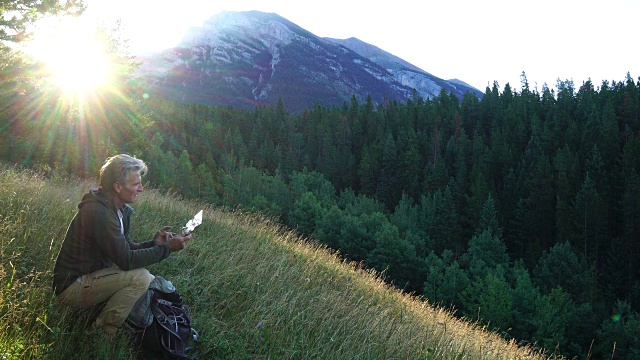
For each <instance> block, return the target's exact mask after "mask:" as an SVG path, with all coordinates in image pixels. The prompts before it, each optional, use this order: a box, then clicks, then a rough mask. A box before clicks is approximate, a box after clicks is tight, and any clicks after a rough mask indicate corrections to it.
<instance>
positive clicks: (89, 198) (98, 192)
mask: <svg viewBox="0 0 640 360" xmlns="http://www.w3.org/2000/svg"><path fill="white" fill-rule="evenodd" d="M89 203H100V204H102V205H104V206H105V207H106V208H108V209H111V210H113V212H116V210H117V209H116V207H115V204H114V203H113V201H111V200H109V199H108V198H107V197H106V196H105V194H104V191H102V189H89V192H87V193H86V194H84V196H83V197H82V200H81V201H80V203H79V204H78V209H80V208H82V207H83V206H85V205H86V204H89ZM120 211H122V212H127V213H129V214H130V215H131V214H133V213H134V211H133V208H132V207H131V206H129V205H127V204H125V205H123V206H122V208H120Z"/></svg>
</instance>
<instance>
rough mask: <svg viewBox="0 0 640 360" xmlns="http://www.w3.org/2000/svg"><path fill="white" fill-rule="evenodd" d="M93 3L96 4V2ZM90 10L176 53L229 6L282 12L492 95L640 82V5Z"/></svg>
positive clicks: (634, 1)
mask: <svg viewBox="0 0 640 360" xmlns="http://www.w3.org/2000/svg"><path fill="white" fill-rule="evenodd" d="M90 1H94V0H90ZM95 1H96V2H95V3H92V2H90V4H89V11H90V14H93V13H94V12H93V11H98V13H100V14H102V15H105V14H112V15H111V16H115V17H120V18H121V19H122V21H123V23H124V24H125V27H126V29H128V30H129V31H130V33H131V34H130V36H131V40H132V45H133V46H132V48H133V47H136V48H140V49H153V48H167V47H171V46H173V45H175V44H176V43H177V42H179V41H180V39H181V38H182V35H183V34H184V32H185V31H186V29H187V28H188V27H190V26H200V25H202V23H203V21H204V20H206V19H208V18H209V17H211V16H213V15H215V14H217V13H219V12H220V11H223V10H228V11H245V10H259V11H264V12H272V13H276V14H278V15H280V16H282V17H284V18H286V19H288V20H290V21H291V22H293V23H295V24H297V25H298V26H300V27H302V28H304V29H306V30H308V31H310V32H312V33H313V34H315V35H317V36H319V37H332V38H338V39H345V38H349V37H356V38H358V39H360V40H362V41H365V42H367V43H370V44H373V45H375V46H378V47H379V48H381V49H383V50H385V51H387V52H389V53H391V54H394V55H396V56H398V57H400V58H402V59H404V60H406V61H408V62H410V63H412V64H413V65H415V66H417V67H419V68H421V69H422V70H424V71H427V72H429V73H431V74H433V75H435V76H438V77H440V78H443V79H451V78H457V79H460V80H462V81H465V82H467V83H468V84H470V85H472V86H474V87H476V88H478V89H480V90H481V91H484V90H485V88H486V86H487V85H491V84H493V81H494V80H495V81H497V82H498V84H499V85H500V88H501V89H502V88H503V87H504V85H505V84H506V83H510V85H511V86H512V87H515V88H519V87H520V74H521V73H522V71H524V72H526V74H527V78H528V81H529V84H530V86H531V87H532V88H533V87H536V86H537V88H538V89H539V90H540V89H541V88H542V84H543V83H545V82H546V83H547V84H548V85H549V87H551V88H554V87H555V84H556V80H557V79H558V78H559V79H561V80H573V81H574V82H575V84H576V87H578V86H580V85H581V84H582V83H583V82H584V81H586V80H587V79H588V78H591V80H592V82H593V83H594V84H595V85H596V86H599V85H600V84H601V83H602V80H609V81H612V80H615V81H621V80H624V79H625V76H626V74H627V72H630V74H631V76H632V78H633V79H635V80H637V79H638V76H640V46H638V40H637V37H638V34H640V30H638V26H637V21H638V18H639V16H640V0H608V1H602V0H598V1H591V0H537V1H518V0H484V1H480V0H458V1H442V0H438V1H430V0H426V1H425V0H423V1H415V0H414V1H405V0H395V1H371V0H369V1H361V0H339V1H337V0H323V1H316V2H311V1H300V0H297V1H289V0H287V1H282V0H280V1H278V0H234V1H215V0H207V1H203V0H180V1H176V0H172V1H168V0H111V1H98V0H95Z"/></svg>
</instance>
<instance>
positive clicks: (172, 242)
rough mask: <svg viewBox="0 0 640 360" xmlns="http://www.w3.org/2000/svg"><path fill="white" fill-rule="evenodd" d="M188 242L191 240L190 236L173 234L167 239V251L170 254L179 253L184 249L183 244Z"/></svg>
mask: <svg viewBox="0 0 640 360" xmlns="http://www.w3.org/2000/svg"><path fill="white" fill-rule="evenodd" d="M189 240H191V234H189V235H185V234H182V235H175V234H174V235H173V236H172V237H170V238H169V239H168V241H167V243H168V244H169V249H171V252H174V251H180V250H182V249H184V246H185V244H186V243H187V242H189Z"/></svg>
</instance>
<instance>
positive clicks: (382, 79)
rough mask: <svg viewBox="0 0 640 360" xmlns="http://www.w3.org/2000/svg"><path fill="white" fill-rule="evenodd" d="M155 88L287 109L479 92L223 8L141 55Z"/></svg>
mask: <svg viewBox="0 0 640 360" xmlns="http://www.w3.org/2000/svg"><path fill="white" fill-rule="evenodd" d="M141 60H142V65H141V72H142V73H143V74H144V75H147V78H148V80H149V82H150V86H151V87H152V88H154V90H155V91H158V92H160V93H162V94H163V95H165V96H168V97H170V98H173V99H177V100H181V101H185V102H190V103H207V104H212V105H232V106H239V107H254V106H256V105H262V104H275V103H277V102H278V100H279V99H282V101H283V103H284V105H285V107H286V108H287V109H288V110H289V111H292V112H299V111H302V110H304V109H308V108H312V107H313V106H315V104H316V103H318V104H320V105H323V106H341V105H342V104H343V102H345V101H346V102H349V101H350V99H351V97H352V96H355V97H356V98H357V99H358V100H359V101H361V102H363V101H365V100H366V98H367V96H371V99H372V101H373V102H374V103H375V104H379V103H382V102H384V101H390V100H398V101H402V102H404V101H406V99H407V98H408V97H410V96H412V94H413V89H414V88H415V89H416V90H417V91H418V93H419V94H420V95H421V96H422V97H424V98H431V97H433V96H436V95H438V94H439V93H440V90H441V89H442V88H445V89H446V90H447V91H452V92H453V93H454V94H456V96H458V98H460V99H461V98H462V96H463V95H464V93H466V92H467V91H470V92H474V93H476V94H477V95H478V96H482V93H481V92H479V91H478V90H476V89H474V88H472V87H469V86H466V84H464V83H462V82H456V83H453V82H447V81H445V80H442V79H439V78H437V77H435V76H433V75H430V74H428V73H426V72H424V71H422V70H420V69H418V68H417V67H415V66H413V65H411V64H409V63H407V62H406V61H403V60H402V59H400V58H397V57H395V56H393V55H391V54H388V53H386V52H384V51H383V50H381V49H378V48H376V47H375V46H373V45H369V44H366V43H364V42H362V41H360V40H358V39H355V38H351V39H347V40H336V39H325V38H319V37H317V36H315V35H314V34H312V33H310V32H308V31H306V30H305V29H303V28H301V27H299V26H297V25H295V24H294V23H292V22H290V21H288V20H286V19H284V18H282V17H281V16H279V15H276V14H272V13H262V12H258V11H248V12H223V13H221V14H218V15H216V16H213V17H212V18H210V19H209V20H207V21H206V22H205V23H204V24H203V26H202V27H199V28H191V29H190V30H189V31H188V32H187V34H185V36H184V38H183V41H182V43H181V44H180V45H179V46H178V47H175V48H172V49H167V50H164V51H162V52H160V53H157V54H152V55H147V56H144V57H142V58H141Z"/></svg>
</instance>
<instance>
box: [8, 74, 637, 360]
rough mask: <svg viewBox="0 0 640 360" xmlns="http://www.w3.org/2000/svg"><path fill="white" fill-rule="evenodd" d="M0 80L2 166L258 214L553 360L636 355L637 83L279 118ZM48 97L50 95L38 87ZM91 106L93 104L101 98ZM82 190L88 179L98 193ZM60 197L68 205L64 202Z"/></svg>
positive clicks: (275, 110) (276, 110)
mask: <svg viewBox="0 0 640 360" xmlns="http://www.w3.org/2000/svg"><path fill="white" fill-rule="evenodd" d="M5 79H10V80H7V81H3V82H2V83H1V87H0V104H1V105H2V106H0V160H2V161H3V162H7V163H12V164H17V165H18V166H21V167H28V168H32V169H36V170H37V171H39V172H41V173H42V174H43V175H45V176H51V177H56V176H57V177H63V176H84V177H92V178H93V177H96V176H97V172H98V169H99V168H100V166H101V164H102V163H103V161H104V160H105V159H106V158H107V157H109V156H111V155H113V154H116V153H119V152H125V153H129V154H131V155H135V156H136V157H139V158H142V159H143V160H145V161H146V162H147V165H148V166H149V172H148V174H147V175H146V176H145V178H144V179H145V181H146V182H147V184H148V185H149V186H152V187H155V188H159V189H163V190H166V191H167V192H171V193H176V194H179V195H180V196H181V197H184V198H197V199H200V200H203V201H207V202H209V203H212V204H215V205H218V206H224V207H227V208H231V209H234V208H238V209H242V210H243V211H250V212H259V213H262V214H266V215H267V216H269V217H273V218H275V219H277V220H278V221H279V222H280V223H282V224H283V225H286V226H288V227H291V228H293V229H296V231H297V232H298V233H300V234H301V235H302V236H304V237H305V238H308V239H309V240H310V241H315V242H318V243H322V244H324V245H326V246H327V247H330V248H331V249H335V250H336V251H339V253H340V254H341V255H342V256H343V257H345V258H346V259H349V260H351V261H355V262H360V263H362V264H363V266H366V267H370V268H375V269H376V270H378V271H380V272H383V276H384V277H385V279H386V280H388V282H390V283H393V284H394V285H395V286H396V287H397V288H399V289H402V290H404V291H406V292H410V293H413V294H415V295H416V296H420V297H422V298H424V299H425V300H426V301H428V302H429V303H432V304H436V305H439V306H442V307H446V308H452V309H455V311H456V314H457V315H458V316H460V317H464V318H467V319H470V320H472V321H479V322H480V323H482V324H486V326H487V328H488V329H490V330H492V331H497V332H499V333H501V334H503V336H504V337H505V338H508V339H516V340H517V341H525V342H528V343H535V344H537V345H539V346H541V347H544V348H546V349H548V350H549V351H555V352H556V353H558V354H563V355H567V356H569V357H574V356H575V357H579V358H586V357H587V356H591V357H592V358H594V359H597V358H610V357H611V353H612V351H613V349H614V348H615V354H616V357H615V358H616V359H638V358H640V80H639V81H636V80H634V79H632V78H631V76H630V75H629V74H627V76H626V78H624V79H623V80H622V81H619V82H618V81H612V82H608V81H604V82H603V83H601V84H592V83H591V82H590V81H585V82H582V84H581V85H577V84H574V82H573V81H561V80H558V82H557V84H555V86H554V87H553V88H550V87H549V86H547V85H546V84H545V85H543V86H542V88H541V89H537V87H532V86H531V85H530V84H529V83H528V81H527V78H526V75H525V73H522V76H521V84H519V85H520V86H519V87H518V90H515V89H514V88H512V87H511V86H510V85H509V84H506V85H504V86H503V87H500V86H499V85H498V84H497V83H494V84H493V86H489V87H487V88H486V90H485V93H484V96H483V97H482V98H481V99H480V98H478V97H477V96H476V95H472V94H467V95H465V96H464V97H463V98H462V99H458V98H457V97H456V96H454V95H451V94H449V93H447V92H446V91H442V92H441V93H440V95H439V96H437V97H435V98H433V99H423V98H421V97H419V96H418V95H417V93H416V94H414V96H413V97H412V98H411V99H409V100H407V101H406V102H405V103H401V102H396V101H390V102H386V103H382V104H374V103H373V102H372V101H371V99H370V98H368V99H357V98H356V97H352V98H351V100H350V101H346V102H344V103H343V104H342V105H341V106H333V107H326V106H321V105H316V106H315V107H313V108H311V109H307V110H305V111H303V112H300V113H290V112H288V111H287V110H286V104H284V103H283V102H282V101H280V102H278V104H277V105H264V106H257V107H255V108H254V109H242V108H234V107H229V106H223V105H220V106H208V105H201V104H184V103H180V102H174V101H169V100H166V99H163V98H162V97H160V96H159V95H156V94H154V93H153V92H151V91H148V90H144V89H145V86H144V85H142V84H140V83H136V82H135V81H129V80H126V79H125V80H123V83H127V84H128V88H127V89H124V90H122V89H121V90H119V91H118V92H115V91H114V92H104V93H101V94H94V95H93V96H92V97H87V98H86V99H84V101H82V102H80V101H63V100H64V99H63V96H50V92H49V91H47V90H46V89H43V88H42V86H40V85H39V84H36V83H32V82H28V81H27V82H25V81H21V80H20V78H19V77H6V78H5ZM47 94H49V95H47ZM104 104H109V106H105V105H104ZM96 186H97V184H96ZM71 201H76V199H71Z"/></svg>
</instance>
